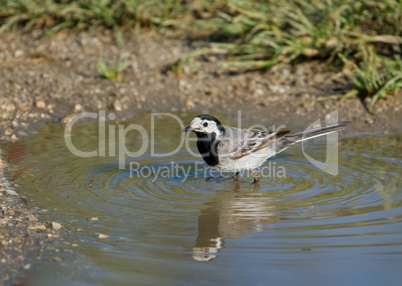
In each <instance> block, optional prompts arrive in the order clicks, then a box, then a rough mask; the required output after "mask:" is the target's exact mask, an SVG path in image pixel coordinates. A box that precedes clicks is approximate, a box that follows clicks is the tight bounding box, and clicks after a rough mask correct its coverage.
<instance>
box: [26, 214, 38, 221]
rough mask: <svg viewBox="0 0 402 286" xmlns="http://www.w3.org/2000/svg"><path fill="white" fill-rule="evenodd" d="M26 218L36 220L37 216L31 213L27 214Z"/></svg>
mask: <svg viewBox="0 0 402 286" xmlns="http://www.w3.org/2000/svg"><path fill="white" fill-rule="evenodd" d="M28 220H29V221H38V218H37V217H36V216H34V215H33V214H29V215H28Z"/></svg>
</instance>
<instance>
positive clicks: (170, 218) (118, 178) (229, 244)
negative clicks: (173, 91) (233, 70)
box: [8, 124, 402, 284]
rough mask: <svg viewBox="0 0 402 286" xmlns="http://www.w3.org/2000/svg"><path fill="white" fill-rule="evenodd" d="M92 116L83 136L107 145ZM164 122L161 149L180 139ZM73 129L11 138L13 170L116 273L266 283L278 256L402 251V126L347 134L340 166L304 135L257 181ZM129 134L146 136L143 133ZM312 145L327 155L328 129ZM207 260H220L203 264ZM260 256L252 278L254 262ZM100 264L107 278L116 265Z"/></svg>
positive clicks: (291, 262) (73, 238)
mask: <svg viewBox="0 0 402 286" xmlns="http://www.w3.org/2000/svg"><path fill="white" fill-rule="evenodd" d="M92 127H93V126H92V125H91V124H88V125H82V126H80V129H79V132H83V134H86V132H89V133H90V134H89V135H88V136H83V134H81V133H80V134H79V135H80V138H81V140H82V142H80V144H81V146H92V147H93V148H92V149H96V146H97V143H98V141H97V137H96V136H95V135H94V134H93V133H91V131H88V130H87V129H90V130H92V129H91V128H92ZM86 128H87V129H86ZM172 128H173V127H172ZM163 130H164V129H161V130H160V131H159V132H160V133H161V135H160V137H158V136H156V138H155V139H156V140H155V142H156V143H155V146H154V147H155V149H156V150H157V151H160V152H166V151H168V150H169V149H170V148H171V149H174V148H175V144H176V143H177V142H176V141H175V140H177V138H175V137H177V136H176V135H171V136H170V137H169V134H167V133H164V131H163ZM156 131H158V130H156ZM156 134H158V132H156ZM50 135H51V136H50ZM62 135H63V134H62V133H61V132H60V131H58V130H55V127H54V126H52V125H48V126H45V127H43V128H42V129H41V130H40V132H39V133H38V135H35V136H32V137H30V138H26V140H24V141H23V142H22V143H14V144H12V145H10V146H8V154H9V159H10V162H11V168H10V173H11V175H12V177H13V179H14V181H15V182H16V183H17V184H19V185H21V186H23V188H21V192H22V193H23V194H24V195H26V196H29V197H31V198H32V201H33V202H32V203H33V205H35V206H39V207H40V208H42V209H47V210H49V211H48V212H46V213H44V214H42V215H41V216H42V219H44V220H49V221H50V220H52V221H53V220H57V221H59V222H61V223H62V225H63V226H64V227H65V228H67V229H70V230H71V232H69V235H68V236H67V237H66V239H67V240H68V241H70V242H71V243H73V244H74V243H75V244H77V243H78V244H79V245H80V248H79V249H77V251H79V252H80V254H82V255H84V256H85V257H87V258H88V259H89V260H90V261H91V262H93V263H94V264H95V265H96V267H100V268H101V269H103V270H104V273H103V275H106V274H105V273H108V275H109V276H108V279H109V280H108V282H107V284H110V283H111V284H114V282H120V283H122V284H130V282H131V281H133V279H140V280H141V281H142V282H144V283H143V284H155V283H163V282H166V279H167V281H170V282H172V283H171V284H177V282H178V280H177V279H178V278H177V277H178V276H177V275H178V273H184V272H185V273H192V274H186V279H187V280H186V281H190V282H191V281H193V282H194V281H198V280H197V279H200V277H204V276H203V275H211V272H214V273H215V272H216V271H218V272H219V273H225V275H226V277H231V278H226V279H224V278H222V277H223V276H219V275H214V274H213V275H212V277H213V278H214V279H215V280H214V281H220V282H221V283H226V284H227V283H229V282H230V283H232V282H233V283H234V282H236V281H237V282H239V281H242V282H247V283H246V284H258V283H259V282H260V281H262V280H264V279H265V278H264V277H268V276H267V275H268V274H266V273H267V272H266V269H267V268H270V269H273V270H274V271H276V272H275V273H284V274H286V273H288V272H287V271H296V272H299V271H300V272H303V271H309V270H308V265H310V264H314V265H316V267H317V268H318V269H319V268H320V267H321V266H320V265H327V266H326V267H328V263H329V262H328V261H329V260H328V258H329V257H332V258H333V259H334V260H330V261H332V262H331V263H332V264H329V267H333V268H334V269H338V270H339V269H343V268H342V267H341V266H340V264H338V263H339V261H340V260H342V261H345V260H348V259H349V260H350V261H355V263H356V265H357V264H358V263H360V262H359V261H363V260H364V261H365V264H364V265H365V267H368V269H370V267H372V268H373V269H374V268H375V267H380V268H382V267H384V268H387V267H388V266H389V267H393V265H394V264H393V263H392V262H391V261H394V260H395V259H397V260H401V258H402V180H401V174H402V157H401V154H400V151H401V150H402V136H387V137H382V138H379V137H377V136H356V137H347V138H342V139H341V140H340V142H339V156H338V158H337V159H338V165H337V168H338V169H337V170H338V174H337V175H336V176H334V175H331V174H329V173H327V172H325V171H323V170H322V169H320V168H318V167H316V166H315V165H313V164H312V163H310V162H309V161H308V160H307V159H306V157H305V156H304V153H303V150H302V148H301V146H295V147H293V148H290V149H289V150H287V151H285V152H283V153H281V154H279V155H278V156H276V157H275V158H271V159H270V160H268V161H267V162H266V164H265V165H264V166H263V168H262V179H261V183H260V185H259V188H256V186H253V185H251V184H250V183H251V182H252V177H251V176H249V174H246V173H245V174H242V176H241V178H240V180H239V181H238V182H236V181H234V180H233V179H230V176H231V175H232V174H224V175H227V176H228V179H222V178H212V179H211V180H207V179H206V178H207V177H209V176H211V175H213V176H217V175H218V174H217V173H216V172H215V171H211V170H210V169H208V168H207V167H206V166H205V164H204V163H203V162H202V161H201V160H200V159H199V158H195V159H194V158H193V157H192V156H191V155H190V154H189V153H188V152H187V150H185V149H181V150H180V151H179V152H178V153H176V154H174V155H172V156H169V157H155V156H151V154H150V153H149V152H148V153H146V154H145V155H143V156H142V157H138V158H126V165H125V166H126V168H124V169H119V161H118V158H117V157H110V156H104V157H94V158H80V157H77V156H74V155H72V154H71V152H70V151H69V150H68V149H67V148H66V147H65V143H64V138H63V136H62ZM44 138H45V139H44ZM169 142H171V143H169ZM129 143H130V144H132V145H131V146H133V147H136V146H137V145H135V144H136V143H135V140H134V139H133V141H128V143H127V144H129ZM169 144H171V145H169ZM192 147H194V146H192ZM88 150H90V149H88ZM193 151H194V150H193ZM304 152H306V153H307V154H308V155H309V156H310V157H313V158H315V159H317V160H320V161H325V159H326V144H325V140H317V141H314V142H310V143H308V144H306V145H305V146H304ZM130 166H131V168H130ZM76 229H79V230H80V231H74V230H76ZM99 234H105V235H107V237H109V238H108V239H104V240H101V239H100V238H99ZM345 249H347V251H346V250H345ZM300 253H304V254H308V253H310V254H311V255H302V256H301V255H300ZM313 253H314V255H313ZM240 254H241V260H239V259H238V257H239V255H240ZM367 255H369V256H370V258H371V259H372V261H373V264H372V265H371V264H369V265H368V264H367V263H368V262H367V261H366V260H365V259H366V257H367ZM373 255H376V256H373ZM67 257H68V256H67ZM377 257H378V259H379V260H376V259H377ZM218 258H219V259H218ZM339 259H340V260H339ZM67 260H68V258H67ZM388 260H389V261H390V262H389V264H388ZM73 261H74V260H73V259H71V263H73ZM111 261H112V262H113V263H112V262H111ZM200 261H210V262H211V261H219V263H217V264H208V265H213V267H214V268H211V267H212V266H206V265H207V264H201V265H203V266H200V264H194V263H200ZM254 261H258V264H255V263H254ZM370 261H371V260H370ZM67 263H68V261H67ZM212 263H215V262H212ZM250 264H253V269H254V270H253V271H255V275H254V276H253V277H254V278H253V279H252V281H251V282H250V280H249V279H250V277H249V276H245V275H244V271H243V270H242V269H243V268H244V267H246V266H247V265H250ZM352 264H353V263H352ZM296 265H297V267H296ZM350 266H351V265H350V263H349V264H348V263H346V264H345V266H344V267H350ZM295 267H296V268H295ZM323 267H324V266H323ZM94 269H95V268H94ZM96 269H98V268H96ZM155 269H158V271H155ZM229 269H230V270H229ZM295 269H297V270H295ZM344 270H345V269H344ZM60 271H61V273H63V271H62V270H60ZM44 272H46V271H45V270H44ZM218 272H216V273H218ZM355 274H356V273H354V275H355ZM44 275H45V276H46V274H44ZM49 275H50V274H49ZM92 275H93V277H94V278H93V279H94V281H96V283H97V284H99V283H100V284H101V283H104V282H101V281H103V279H104V276H102V275H99V273H94V274H92ZM181 275H183V274H181ZM331 275H332V274H331V273H330V274H327V276H326V277H331ZM334 275H335V273H334ZM350 275H352V274H350ZM395 275H396V274H395ZM395 275H394V276H392V275H391V276H390V277H393V278H395ZM80 277H81V276H80V275H78V274H77V277H76V278H75V279H76V280H77V281H76V282H77V283H79V282H82V281H81V280H80V279H81V278H80ZM211 279H212V278H211ZM105 281H106V280H105ZM126 282H127V283H126ZM326 282H328V281H326ZM105 283H106V282H105ZM241 284H244V283H241ZM274 284H275V283H274ZM330 284H331V283H330Z"/></svg>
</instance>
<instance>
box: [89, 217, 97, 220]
mask: <svg viewBox="0 0 402 286" xmlns="http://www.w3.org/2000/svg"><path fill="white" fill-rule="evenodd" d="M89 220H92V221H94V220H98V218H97V217H91V218H90V219H89Z"/></svg>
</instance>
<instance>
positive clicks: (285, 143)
mask: <svg viewBox="0 0 402 286" xmlns="http://www.w3.org/2000/svg"><path fill="white" fill-rule="evenodd" d="M349 124H350V122H340V123H338V124H333V125H328V126H325V127H320V128H315V129H309V130H306V131H303V132H298V133H294V134H289V135H286V136H284V137H282V138H281V139H279V140H278V142H277V145H276V152H277V153H279V152H281V151H283V150H285V149H287V148H289V147H290V146H292V145H293V144H295V143H298V142H302V141H306V140H309V139H313V138H316V137H319V136H323V135H326V134H330V133H333V132H338V131H341V130H343V129H344V128H345V127H346V126H348V125H349Z"/></svg>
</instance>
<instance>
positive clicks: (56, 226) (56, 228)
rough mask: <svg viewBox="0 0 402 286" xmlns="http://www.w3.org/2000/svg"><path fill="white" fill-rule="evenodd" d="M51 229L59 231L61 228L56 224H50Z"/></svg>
mask: <svg viewBox="0 0 402 286" xmlns="http://www.w3.org/2000/svg"><path fill="white" fill-rule="evenodd" d="M52 228H53V230H60V229H61V228H62V226H61V224H59V223H58V222H55V221H54V222H52Z"/></svg>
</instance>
